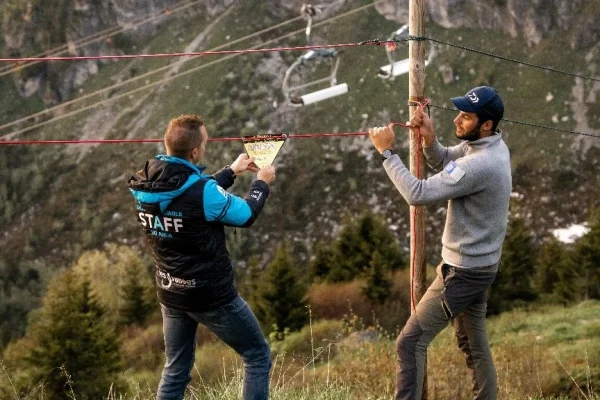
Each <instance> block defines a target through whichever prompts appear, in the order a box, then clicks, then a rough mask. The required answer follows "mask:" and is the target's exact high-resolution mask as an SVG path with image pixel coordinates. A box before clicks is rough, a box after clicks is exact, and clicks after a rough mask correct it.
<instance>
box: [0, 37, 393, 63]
mask: <svg viewBox="0 0 600 400" xmlns="http://www.w3.org/2000/svg"><path fill="white" fill-rule="evenodd" d="M385 43H387V42H386V41H367V42H357V43H339V44H325V45H311V46H297V47H273V48H266V49H240V50H219V51H197V52H189V53H156V54H122V55H105V56H68V57H22V58H0V62H11V63H19V62H32V61H85V60H122V59H131V58H159V57H199V56H211V55H225V54H244V53H272V52H279V51H292V50H317V49H333V48H340V47H358V46H362V45H376V46H379V45H381V44H385Z"/></svg>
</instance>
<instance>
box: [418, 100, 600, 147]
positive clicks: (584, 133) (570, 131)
mask: <svg viewBox="0 0 600 400" xmlns="http://www.w3.org/2000/svg"><path fill="white" fill-rule="evenodd" d="M429 107H433V108H439V109H441V110H447V111H455V112H459V111H460V110H457V109H455V108H450V107H444V106H437V105H435V104H429ZM502 121H506V122H510V123H513V124H518V125H526V126H531V127H534V128H541V129H545V130H549V131H557V132H562V133H568V134H572V135H581V136H588V137H593V138H596V139H600V134H595V133H591V132H579V131H573V130H569V129H563V128H555V127H552V126H547V125H539V124H535V123H532V122H526V121H518V120H515V119H510V118H502Z"/></svg>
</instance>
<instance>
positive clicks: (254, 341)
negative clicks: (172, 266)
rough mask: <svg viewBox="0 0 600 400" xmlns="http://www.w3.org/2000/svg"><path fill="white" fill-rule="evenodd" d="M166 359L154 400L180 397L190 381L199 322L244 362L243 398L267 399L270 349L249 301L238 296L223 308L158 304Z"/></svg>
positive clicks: (168, 399) (247, 399)
mask: <svg viewBox="0 0 600 400" xmlns="http://www.w3.org/2000/svg"><path fill="white" fill-rule="evenodd" d="M161 311H162V316H163V333H164V338H165V354H166V356H167V361H166V362H165V367H164V369H163V373H162V377H161V380H160V383H159V385H158V393H157V396H156V398H157V400H181V399H183V394H184V392H185V388H186V386H187V384H188V383H189V381H190V380H191V378H192V377H191V375H190V373H191V370H192V367H193V366H194V353H195V349H196V328H197V327H198V324H199V323H200V324H202V325H204V326H206V327H207V328H208V329H210V330H211V331H212V332H214V333H215V334H216V335H217V336H218V337H219V339H221V340H222V341H223V342H225V343H226V344H227V345H228V346H229V347H231V348H232V349H233V350H235V351H236V352H237V353H238V354H239V355H240V356H241V357H242V360H243V362H244V384H243V390H242V399H243V400H265V399H268V398H269V371H270V370H271V350H270V348H269V344H268V343H267V341H266V340H265V337H264V335H263V333H262V331H261V330H260V326H259V325H258V321H257V320H256V317H255V316H254V314H253V313H252V311H251V310H250V308H249V307H248V304H246V302H245V301H244V300H243V299H242V298H241V297H240V296H237V297H236V298H235V300H233V301H232V302H231V303H229V304H226V305H224V306H222V307H219V308H216V309H213V310H209V311H201V312H190V311H181V310H176V309H173V308H169V307H167V306H165V305H162V304H161Z"/></svg>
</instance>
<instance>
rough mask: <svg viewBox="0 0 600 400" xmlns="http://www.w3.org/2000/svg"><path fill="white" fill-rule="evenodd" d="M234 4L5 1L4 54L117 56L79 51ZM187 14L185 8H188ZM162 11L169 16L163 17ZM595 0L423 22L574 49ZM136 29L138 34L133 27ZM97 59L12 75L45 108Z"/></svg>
mask: <svg viewBox="0 0 600 400" xmlns="http://www.w3.org/2000/svg"><path fill="white" fill-rule="evenodd" d="M233 2H234V1H233V0H201V1H199V2H196V1H191V0H190V1H189V2H188V3H186V2H181V1H178V0H101V1H94V0H27V1H25V0H5V1H4V2H0V11H1V12H2V34H3V39H4V43H5V49H4V55H5V56H19V55H34V54H38V53H40V52H43V51H47V50H50V49H53V48H56V47H57V46H61V45H65V44H66V46H64V53H63V55H65V54H73V55H91V54H114V53H118V52H119V49H118V46H117V45H116V44H115V43H114V41H113V40H111V39H110V38H107V39H106V40H98V41H94V42H93V43H91V44H87V45H85V46H79V43H80V41H81V39H82V38H86V37H89V36H90V35H92V34H94V33H97V32H101V31H104V30H107V29H110V28H119V27H121V28H123V29H124V32H123V33H122V35H124V36H125V37H127V36H129V37H134V38H138V39H140V38H142V39H143V38H144V37H148V36H150V35H152V34H153V33H154V31H155V29H156V24H157V23H160V22H161V19H160V18H163V20H164V19H166V18H169V10H170V9H173V8H174V7H177V6H180V5H182V4H189V3H198V5H199V6H202V7H204V8H205V10H206V12H208V13H209V14H210V15H216V14H218V13H220V12H222V11H223V10H224V9H225V8H226V7H228V6H230V5H231V4H232V3H233ZM304 2H305V1H303V0H265V3H264V4H266V6H267V7H268V9H269V10H270V11H271V13H272V14H274V15H277V16H280V17H282V18H289V17H291V16H294V15H298V14H299V12H300V8H301V6H302V4H303V3H304ZM345 3H347V1H343V0H337V1H319V2H314V3H313V4H314V5H327V7H323V8H322V12H321V13H320V14H319V15H318V16H317V17H316V20H319V19H321V18H326V17H328V16H330V15H333V14H335V13H337V12H338V11H339V9H340V7H343V6H348V4H345ZM376 9H377V10H378V12H380V13H381V14H383V15H384V16H385V17H386V18H388V19H390V20H394V21H398V22H399V23H402V24H403V23H406V22H407V21H408V0H388V1H386V2H383V3H380V4H378V5H377V6H376ZM184 12H185V11H184ZM161 14H163V15H164V16H162V17H161ZM153 15H156V16H158V18H157V19H156V20H155V21H154V22H153V23H147V24H142V25H139V26H138V24H137V22H139V21H140V19H143V18H147V17H148V16H153ZM597 15H600V1H598V0H428V1H427V2H426V17H427V19H428V21H429V22H430V23H435V24H438V25H440V26H443V27H447V28H454V27H461V26H464V27H480V28H482V29H493V30H501V31H504V32H506V33H508V34H510V35H511V36H512V37H514V38H518V37H521V38H523V39H524V41H525V42H526V43H527V44H528V45H535V44H537V43H539V42H540V41H541V40H542V39H543V38H545V37H548V36H550V35H552V34H558V35H566V36H567V37H568V39H569V43H570V45H571V47H572V49H581V48H586V47H589V46H590V45H592V44H594V43H595V42H597V41H598V40H599V39H600V24H598V23H597V18H596V16H597ZM134 26H135V29H131V28H132V27H134ZM98 66H99V64H98V62H94V61H89V62H85V63H84V62H81V63H44V64H38V65H36V66H35V67H30V68H27V69H23V70H21V71H20V72H18V73H12V74H11V75H12V77H13V79H14V81H15V84H16V86H17V88H18V89H19V92H20V93H21V95H23V96H25V97H29V96H33V95H37V96H40V97H41V98H42V99H44V101H45V102H46V103H50V104H52V103H57V102H60V101H63V100H65V99H68V98H69V97H70V96H71V93H72V91H73V90H74V89H75V88H77V87H78V86H79V85H81V84H82V83H83V82H84V81H85V80H86V79H87V78H88V77H89V76H90V75H92V74H95V73H96V72H97V70H98Z"/></svg>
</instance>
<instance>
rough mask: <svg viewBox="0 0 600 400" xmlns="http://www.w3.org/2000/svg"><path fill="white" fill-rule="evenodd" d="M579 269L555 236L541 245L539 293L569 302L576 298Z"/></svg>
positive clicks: (538, 260)
mask: <svg viewBox="0 0 600 400" xmlns="http://www.w3.org/2000/svg"><path fill="white" fill-rule="evenodd" d="M576 284H577V271H576V270H575V269H574V263H573V262H572V260H570V259H569V254H568V250H567V248H566V247H565V245H564V244H562V243H561V242H559V241H558V240H557V239H556V238H555V237H551V238H549V239H548V240H547V241H546V242H545V243H544V244H543V245H542V247H541V249H540V253H539V255H538V258H537V261H536V273H535V287H536V289H537V291H538V293H540V294H542V295H546V296H548V297H550V298H551V299H553V300H555V301H558V302H561V303H563V304H567V303H569V302H572V301H573V300H575V299H576V297H577V294H576V292H577V291H576V289H575V288H576Z"/></svg>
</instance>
